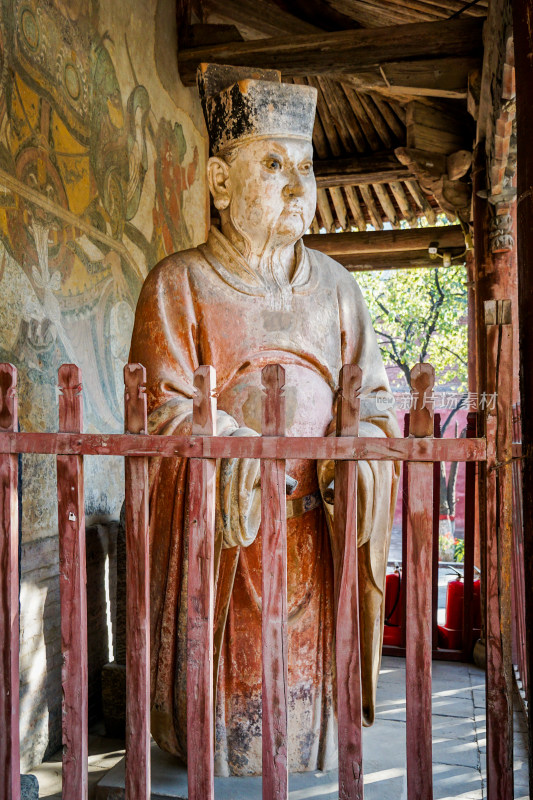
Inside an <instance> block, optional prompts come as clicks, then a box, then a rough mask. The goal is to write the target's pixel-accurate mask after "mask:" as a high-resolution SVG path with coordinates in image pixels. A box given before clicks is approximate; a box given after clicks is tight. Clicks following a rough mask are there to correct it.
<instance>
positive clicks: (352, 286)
mask: <svg viewBox="0 0 533 800" xmlns="http://www.w3.org/2000/svg"><path fill="white" fill-rule="evenodd" d="M306 249H307V252H308V253H309V256H310V258H311V260H312V261H313V262H314V264H315V265H316V267H317V268H318V270H319V271H320V273H321V275H322V277H323V280H324V281H325V282H327V283H328V284H329V285H330V286H337V287H338V288H339V289H343V290H345V291H352V292H353V291H354V290H355V291H357V282H356V281H355V280H354V277H353V275H352V273H351V272H350V271H349V270H347V269H346V267H343V266H342V264H339V262H338V261H335V259H334V258H331V256H328V255H326V253H322V252H321V251H320V250H312V249H311V248H310V247H307V248H306Z"/></svg>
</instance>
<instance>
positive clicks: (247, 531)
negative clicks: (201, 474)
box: [217, 428, 261, 547]
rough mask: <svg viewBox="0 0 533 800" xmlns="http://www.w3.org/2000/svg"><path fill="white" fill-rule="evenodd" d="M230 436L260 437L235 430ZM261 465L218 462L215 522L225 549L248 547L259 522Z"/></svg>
mask: <svg viewBox="0 0 533 800" xmlns="http://www.w3.org/2000/svg"><path fill="white" fill-rule="evenodd" d="M230 435H231V436H259V434H258V433H257V432H256V431H254V430H252V429H251V428H237V430H235V431H233V432H232V433H231V434H230ZM260 481H261V462H260V461H259V459H257V458H224V459H222V460H221V463H220V481H219V492H218V504H217V505H218V508H219V513H218V514H217V523H218V524H220V525H222V528H223V530H222V536H223V542H224V547H237V546H241V547H248V545H250V544H252V542H253V541H254V540H255V537H256V536H257V531H258V530H259V525H260V523H261V490H260Z"/></svg>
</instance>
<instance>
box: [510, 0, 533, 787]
mask: <svg viewBox="0 0 533 800" xmlns="http://www.w3.org/2000/svg"><path fill="white" fill-rule="evenodd" d="M512 7H513V31H514V34H513V35H514V56H515V70H516V123H517V124H516V138H517V167H516V188H517V245H518V302H519V314H518V324H519V337H520V395H521V401H520V402H521V407H522V498H523V515H524V517H523V518H524V572H525V575H526V576H528V578H529V579H530V576H531V575H533V458H532V455H533V414H531V413H530V409H532V408H533V341H532V335H531V332H532V331H533V226H532V224H531V221H532V220H533V190H532V187H533V139H532V136H531V132H532V131H533V96H532V95H533V89H532V87H533V18H532V17H533V9H532V7H531V1H530V0H512ZM525 606H526V607H525V612H526V613H525V617H526V649H527V656H528V659H527V661H528V680H527V683H528V690H529V697H528V700H529V708H530V709H531V707H532V706H531V687H532V686H533V592H532V591H531V589H529V590H528V591H527V592H526V599H525ZM528 724H529V781H530V784H529V786H530V794H531V795H532V796H533V714H532V713H531V712H530V714H529V718H528Z"/></svg>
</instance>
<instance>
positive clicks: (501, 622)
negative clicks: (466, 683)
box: [485, 300, 513, 800]
mask: <svg viewBox="0 0 533 800" xmlns="http://www.w3.org/2000/svg"><path fill="white" fill-rule="evenodd" d="M510 323H511V302H510V301H509V300H492V301H486V302H485V325H486V327H487V388H486V394H487V397H490V396H491V395H495V397H496V402H495V404H494V406H491V405H490V403H487V406H486V409H485V434H486V436H487V445H488V447H487V464H486V472H485V474H486V515H487V517H486V519H487V523H486V543H485V547H486V551H485V553H486V556H485V558H486V582H485V584H486V585H485V592H486V595H485V597H486V642H487V670H486V704H487V705H486V707H487V798H488V800H512V798H513V696H512V693H513V686H512V647H511V550H512V471H511V470H512V467H511V456H512V422H511V408H512V373H511V370H510V366H511V364H512V347H513V336H512V326H511V324H510Z"/></svg>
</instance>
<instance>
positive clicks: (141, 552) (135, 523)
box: [124, 364, 150, 800]
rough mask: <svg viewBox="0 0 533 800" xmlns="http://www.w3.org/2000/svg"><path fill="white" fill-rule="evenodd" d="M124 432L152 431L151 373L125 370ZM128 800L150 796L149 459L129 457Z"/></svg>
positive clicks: (141, 369) (134, 366) (138, 367)
mask: <svg viewBox="0 0 533 800" xmlns="http://www.w3.org/2000/svg"><path fill="white" fill-rule="evenodd" d="M124 387H125V390H124V432H125V433H148V421H147V411H146V370H145V368H144V367H143V366H141V364H126V366H125V367H124ZM124 466H125V512H126V570H127V576H128V578H127V581H126V800H149V798H150V591H149V581H150V562H149V541H148V459H147V458H141V457H138V456H136V457H128V458H126V459H125V465H124Z"/></svg>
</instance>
